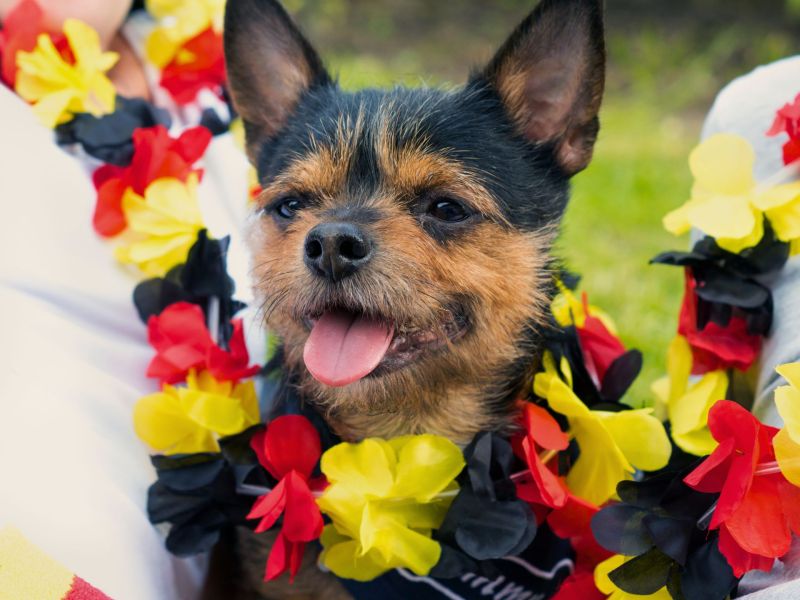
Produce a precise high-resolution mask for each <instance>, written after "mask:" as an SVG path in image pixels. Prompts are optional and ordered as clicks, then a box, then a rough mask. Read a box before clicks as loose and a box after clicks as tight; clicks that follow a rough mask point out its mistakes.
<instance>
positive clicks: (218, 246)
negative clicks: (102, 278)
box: [133, 229, 245, 348]
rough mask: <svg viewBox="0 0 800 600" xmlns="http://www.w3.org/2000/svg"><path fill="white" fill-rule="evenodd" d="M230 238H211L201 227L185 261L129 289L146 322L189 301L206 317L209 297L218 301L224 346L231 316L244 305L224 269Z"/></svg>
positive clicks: (219, 323) (230, 330)
mask: <svg viewBox="0 0 800 600" xmlns="http://www.w3.org/2000/svg"><path fill="white" fill-rule="evenodd" d="M229 243H230V238H228V237H225V238H222V239H220V240H214V239H211V238H209V237H208V233H207V232H206V230H205V229H203V230H201V231H200V232H199V233H198V234H197V241H196V242H195V243H194V245H193V246H192V247H191V249H190V250H189V254H188V256H187V257H186V263H184V264H183V265H178V266H177V267H175V268H173V269H172V270H171V271H170V272H169V273H168V274H167V276H166V277H163V278H155V279H148V280H146V281H144V282H142V283H140V284H139V285H137V286H136V288H135V289H134V291H133V302H134V304H135V305H136V310H137V312H138V313H139V317H140V318H141V319H142V321H144V322H145V323H146V322H147V319H148V318H150V317H151V316H153V315H159V314H161V312H162V311H163V310H164V309H165V308H167V307H168V306H169V305H170V304H174V303H175V302H191V303H193V304H197V305H198V306H200V307H201V308H202V309H203V311H204V312H205V314H206V317H208V316H209V308H210V305H211V299H212V298H216V300H217V301H218V302H219V312H218V315H219V321H218V326H219V341H220V345H221V346H222V347H223V348H225V347H227V343H228V341H229V340H230V336H231V334H232V332H233V326H232V325H231V319H232V318H233V316H234V315H235V314H236V313H237V312H238V311H240V310H241V309H242V308H244V306H245V305H244V304H243V303H241V302H239V301H237V300H234V299H233V294H234V293H235V291H236V286H235V283H234V281H233V279H232V278H231V277H230V276H229V275H228V272H227V252H228V245H229Z"/></svg>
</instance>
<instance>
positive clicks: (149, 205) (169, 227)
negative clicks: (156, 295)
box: [115, 174, 203, 277]
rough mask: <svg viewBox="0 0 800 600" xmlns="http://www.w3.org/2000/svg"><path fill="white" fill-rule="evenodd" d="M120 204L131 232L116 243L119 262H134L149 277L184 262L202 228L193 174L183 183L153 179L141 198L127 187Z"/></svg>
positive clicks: (201, 217)
mask: <svg viewBox="0 0 800 600" xmlns="http://www.w3.org/2000/svg"><path fill="white" fill-rule="evenodd" d="M122 208H123V210H124V211H125V216H126V217H127V220H128V227H129V229H130V231H131V232H132V233H131V235H129V236H128V239H129V241H128V243H125V244H123V245H121V246H118V247H117V249H116V251H115V256H116V257H117V260H119V261H120V262H123V263H126V264H135V265H138V266H139V268H140V269H141V270H142V271H144V272H145V273H146V274H147V275H149V276H150V277H161V276H163V275H164V274H165V273H166V272H167V271H169V270H170V269H171V268H172V267H174V266H175V265H178V264H180V263H182V262H184V261H185V260H186V255H187V254H188V253H189V249H190V248H191V247H192V245H193V244H194V242H195V241H196V240H197V233H198V232H199V231H200V230H201V229H202V228H203V216H202V214H201V213H200V207H199V206H198V202H197V176H196V175H194V174H192V175H190V176H189V178H188V179H187V181H186V183H183V182H182V181H180V180H178V179H172V178H163V179H157V180H156V181H154V182H153V183H151V184H150V185H149V186H148V187H147V189H146V190H145V193H144V198H142V197H141V196H139V195H138V194H137V193H136V192H134V191H133V190H132V189H131V188H128V190H127V191H126V192H125V195H124V196H123V197H122Z"/></svg>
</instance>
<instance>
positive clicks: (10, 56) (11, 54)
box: [0, 0, 44, 89]
mask: <svg viewBox="0 0 800 600" xmlns="http://www.w3.org/2000/svg"><path fill="white" fill-rule="evenodd" d="M43 16H44V15H43V14H42V9H41V8H40V7H39V5H38V4H37V3H36V0H22V2H20V3H19V4H17V5H16V6H15V7H14V8H13V9H12V10H11V11H10V12H9V13H8V15H6V18H5V19H4V20H3V29H2V30H0V55H1V56H2V70H1V71H0V77H2V79H3V82H4V83H5V84H6V85H7V86H9V87H10V88H12V89H13V87H14V83H15V81H16V80H17V52H19V51H20V50H24V51H25V52H30V51H31V50H33V49H34V48H35V47H36V38H37V37H38V36H39V34H40V33H43V32H44V24H43Z"/></svg>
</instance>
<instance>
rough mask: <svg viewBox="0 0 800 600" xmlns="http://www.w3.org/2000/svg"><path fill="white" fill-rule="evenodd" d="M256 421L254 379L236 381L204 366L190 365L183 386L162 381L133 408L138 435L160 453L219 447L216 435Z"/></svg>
mask: <svg viewBox="0 0 800 600" xmlns="http://www.w3.org/2000/svg"><path fill="white" fill-rule="evenodd" d="M258 422H259V412H258V398H257V396H256V390H255V386H254V385H253V382H252V381H249V380H248V381H244V382H242V383H239V384H237V385H235V386H234V384H233V383H232V382H230V381H217V380H216V379H214V377H212V376H211V374H210V373H208V372H207V371H203V372H201V373H200V374H199V375H198V374H197V373H195V372H194V371H190V372H189V376H188V377H187V380H186V387H173V386H171V385H165V386H164V389H163V390H162V391H160V392H157V393H155V394H150V395H149V396H145V397H144V398H142V399H140V400H139V402H137V403H136V406H135V407H134V409H133V424H134V428H135V430H136V435H138V436H139V437H140V438H141V439H142V440H143V441H144V442H145V443H147V444H148V445H149V446H151V447H152V448H154V449H155V450H158V451H160V452H163V453H164V454H189V453H193V452H219V445H218V444H217V437H216V436H220V437H225V436H228V435H234V434H236V433H239V432H241V431H244V430H245V429H247V428H248V427H251V426H253V425H256V424H257V423H258Z"/></svg>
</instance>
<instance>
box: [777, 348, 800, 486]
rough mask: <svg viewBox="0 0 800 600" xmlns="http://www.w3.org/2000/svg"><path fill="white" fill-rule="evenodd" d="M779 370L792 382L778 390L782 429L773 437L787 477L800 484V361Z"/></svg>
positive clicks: (782, 469)
mask: <svg viewBox="0 0 800 600" xmlns="http://www.w3.org/2000/svg"><path fill="white" fill-rule="evenodd" d="M776 371H778V373H779V374H780V375H781V376H782V377H783V378H784V379H785V380H786V381H787V383H788V384H789V385H783V386H780V387H778V388H776V389H775V406H776V407H777V409H778V414H780V416H781V418H782V419H783V429H781V430H780V431H779V432H778V435H776V436H775V437H774V438H773V440H772V445H773V447H774V448H775V458H776V460H777V461H778V465H779V466H780V469H781V472H782V473H783V475H784V477H786V479H788V480H789V481H791V482H792V483H793V484H794V485H797V486H800V362H797V363H790V364H786V365H781V366H779V367H777V368H776Z"/></svg>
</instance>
